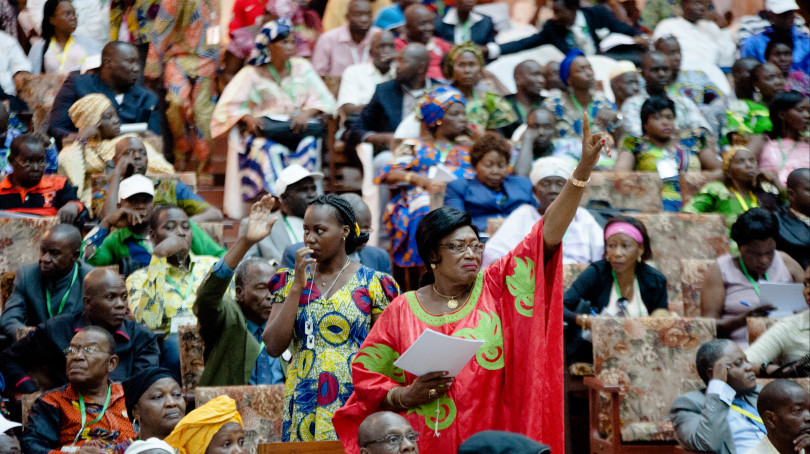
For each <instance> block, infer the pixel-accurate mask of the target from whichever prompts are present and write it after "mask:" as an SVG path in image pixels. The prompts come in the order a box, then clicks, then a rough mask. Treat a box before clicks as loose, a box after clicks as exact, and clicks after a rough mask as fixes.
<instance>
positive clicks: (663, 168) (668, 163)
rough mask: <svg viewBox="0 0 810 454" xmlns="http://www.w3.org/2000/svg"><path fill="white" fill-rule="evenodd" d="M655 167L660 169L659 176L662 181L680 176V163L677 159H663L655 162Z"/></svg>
mask: <svg viewBox="0 0 810 454" xmlns="http://www.w3.org/2000/svg"><path fill="white" fill-rule="evenodd" d="M655 165H656V167H657V168H658V176H659V177H661V179H662V180H666V179H668V178H675V177H677V176H678V163H677V162H675V158H671V157H666V158H661V159H659V160H657V161H655Z"/></svg>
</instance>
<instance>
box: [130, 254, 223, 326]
mask: <svg viewBox="0 0 810 454" xmlns="http://www.w3.org/2000/svg"><path fill="white" fill-rule="evenodd" d="M216 262H217V258H215V257H208V256H196V255H191V256H190V266H189V270H188V271H183V270H181V269H180V268H178V267H175V266H172V265H169V263H168V261H167V260H166V258H165V257H164V258H161V257H157V256H154V255H153V256H152V261H151V262H149V266H148V267H147V268H141V269H139V270H137V271H135V272H134V273H132V274H131V275H130V276H129V277H128V278H127V290H128V291H129V309H130V311H131V312H132V315H133V316H134V317H135V320H137V321H138V322H140V323H143V324H144V325H146V326H147V327H148V328H149V329H151V330H157V329H161V330H164V331H165V332H166V334H169V332H170V328H171V321H172V318H174V317H180V316H182V317H193V319H194V320H195V323H196V317H194V314H193V313H192V312H191V307H192V306H193V305H194V300H195V299H196V298H197V289H198V288H199V287H200V285H201V284H202V282H203V279H205V275H206V274H208V270H209V269H211V267H212V266H214V264H215V263H216Z"/></svg>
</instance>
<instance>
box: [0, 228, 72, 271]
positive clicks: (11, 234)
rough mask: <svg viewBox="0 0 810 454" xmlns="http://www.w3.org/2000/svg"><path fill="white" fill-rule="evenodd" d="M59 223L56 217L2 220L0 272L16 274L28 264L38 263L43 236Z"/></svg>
mask: <svg viewBox="0 0 810 454" xmlns="http://www.w3.org/2000/svg"><path fill="white" fill-rule="evenodd" d="M58 223H59V219H57V218H56V217H42V218H37V219H10V218H0V272H2V273H8V272H14V271H17V268H19V267H21V266H23V265H25V264H27V263H34V262H36V261H38V260H39V241H40V239H42V235H44V234H45V231H47V230H48V229H49V228H51V227H53V226H55V225H56V224H58Z"/></svg>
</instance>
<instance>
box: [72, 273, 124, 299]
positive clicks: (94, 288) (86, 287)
mask: <svg viewBox="0 0 810 454" xmlns="http://www.w3.org/2000/svg"><path fill="white" fill-rule="evenodd" d="M118 281H122V282H123V279H121V275H120V274H118V273H116V272H115V271H112V270H110V269H109V268H96V269H94V270H93V271H91V272H89V273H87V275H86V276H85V277H84V283H83V284H82V291H83V292H84V299H85V300H86V299H87V298H89V297H93V296H95V295H97V294H99V293H104V290H105V289H107V288H109V287H111V286H114V285H115V284H116V283H117V282H118Z"/></svg>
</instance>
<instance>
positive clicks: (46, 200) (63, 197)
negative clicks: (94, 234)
mask: <svg viewBox="0 0 810 454" xmlns="http://www.w3.org/2000/svg"><path fill="white" fill-rule="evenodd" d="M68 203H75V204H76V205H78V206H79V218H86V217H87V210H86V209H85V208H84V205H83V204H82V202H80V201H79V197H78V196H77V192H76V187H75V186H73V185H71V184H70V183H68V181H67V179H66V178H65V177H63V176H59V175H45V176H43V177H42V180H40V182H39V184H38V185H36V186H34V187H32V188H28V189H25V188H21V187H18V186H12V184H11V179H10V177H6V178H5V179H4V180H3V181H2V182H0V210H4V211H11V212H14V213H22V214H32V215H36V216H56V212H57V211H59V209H60V208H62V207H63V206H65V205H67V204H68Z"/></svg>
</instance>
